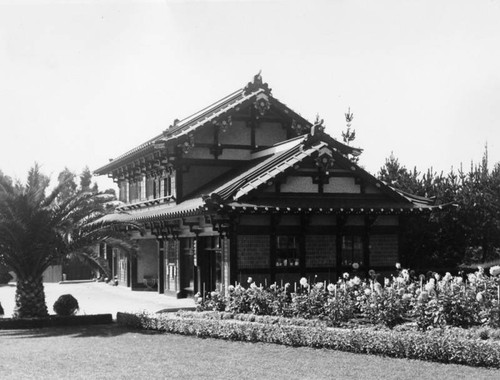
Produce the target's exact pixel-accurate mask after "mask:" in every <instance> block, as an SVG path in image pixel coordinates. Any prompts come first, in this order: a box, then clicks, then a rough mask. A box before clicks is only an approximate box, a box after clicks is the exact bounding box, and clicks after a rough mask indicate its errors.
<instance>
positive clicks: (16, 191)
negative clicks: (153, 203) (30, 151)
mask: <svg viewBox="0 0 500 380" xmlns="http://www.w3.org/2000/svg"><path fill="white" fill-rule="evenodd" d="M65 179H66V180H68V181H71V179H72V178H71V176H67V177H66V178H65ZM48 186H49V181H48V178H47V177H46V176H45V175H43V174H42V173H41V172H40V169H39V167H38V165H36V164H35V166H34V167H33V168H32V169H31V170H30V171H29V173H28V179H27V181H26V183H25V184H21V183H17V184H16V185H14V186H10V185H9V181H7V180H5V179H1V181H0V256H1V257H2V260H3V261H4V262H5V264H6V265H7V266H8V267H10V268H11V269H12V270H13V271H14V272H15V274H16V276H17V288H16V308H15V311H14V316H15V317H40V316H45V315H47V306H46V303H45V294H44V288H43V282H42V275H43V272H44V271H45V269H47V268H48V267H49V266H50V265H52V264H53V263H57V262H58V261H60V260H61V259H62V258H64V257H66V256H67V255H70V254H72V255H80V256H82V257H87V259H88V260H89V262H93V263H94V264H95V265H96V266H99V265H100V262H99V260H97V259H96V258H95V257H93V256H92V254H93V252H92V251H91V250H90V249H89V247H92V246H95V245H96V244H99V242H101V241H102V240H103V239H106V238H107V239H112V240H113V243H115V244H119V245H120V246H122V247H123V248H125V249H127V250H131V249H133V246H132V244H130V242H129V241H128V240H127V237H126V235H124V234H123V233H122V232H120V229H119V228H118V227H119V226H118V225H117V223H114V222H109V223H106V224H105V223H102V222H99V219H100V218H102V217H103V216H104V215H106V214H108V213H109V212H111V211H112V208H110V207H109V202H108V201H109V200H110V196H108V195H105V194H101V193H92V192H84V191H75V192H74V194H72V195H71V196H69V197H64V196H63V195H64V194H65V193H66V192H67V191H68V185H67V183H66V182H65V181H64V180H62V179H61V177H60V183H59V185H58V186H56V188H55V189H54V190H52V191H51V192H48ZM47 193H48V194H47ZM132 227H137V226H136V225H134V224H132Z"/></svg>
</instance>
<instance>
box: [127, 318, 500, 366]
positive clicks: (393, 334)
mask: <svg viewBox="0 0 500 380" xmlns="http://www.w3.org/2000/svg"><path fill="white" fill-rule="evenodd" d="M230 315H232V314H230V313H226V314H225V313H212V314H209V313H200V314H198V315H196V314H194V313H189V312H187V313H177V314H176V313H166V314H159V315H148V314H127V313H118V314H117V322H118V323H119V324H121V325H125V326H129V327H134V328H142V329H150V330H157V331H164V332H169V333H177V334H184V335H195V336H198V337H202V338H208V337H211V338H219V339H228V340H237V341H248V342H264V343H276V344H284V345H290V346H307V347H315V348H325V349H334V350H341V351H348V352H355V353H366V354H376V355H384V356H390V357H396V358H408V359H421V360H429V361H437V362H442V363H455V364H466V365H470V366H483V367H494V368H500V344H498V342H495V341H482V340H479V339H465V338H463V337H460V336H458V335H457V334H446V333H442V332H441V333H436V334H431V333H429V332H422V331H406V332H405V333H404V334H403V333H401V332H399V331H396V330H394V329H388V328H385V329H374V328H366V327H365V328H354V329H346V328H327V327H320V326H297V325H294V323H293V322H290V323H288V324H287V323H284V319H283V318H282V319H281V320H280V319H274V320H273V317H271V318H268V319H267V322H266V319H265V318H266V317H262V316H261V317H259V316H255V315H254V318H253V320H254V321H253V322H252V321H251V320H252V318H250V319H249V320H246V321H243V320H240V319H243V318H241V317H236V318H230ZM275 318H276V317H275ZM292 320H293V319H292ZM257 321H259V322H257ZM269 322H271V323H269ZM442 331H444V330H442Z"/></svg>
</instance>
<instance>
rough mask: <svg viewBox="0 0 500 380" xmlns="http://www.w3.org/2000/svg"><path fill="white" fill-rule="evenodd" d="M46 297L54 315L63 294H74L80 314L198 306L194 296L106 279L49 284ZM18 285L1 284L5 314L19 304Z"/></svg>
mask: <svg viewBox="0 0 500 380" xmlns="http://www.w3.org/2000/svg"><path fill="white" fill-rule="evenodd" d="M44 286H45V299H46V303H47V308H48V310H49V314H54V311H53V309H52V306H53V305H54V302H55V301H56V300H57V298H58V297H59V296H61V295H62V294H71V295H73V297H75V298H76V299H77V301H78V304H79V305H80V311H79V313H78V314H103V313H111V314H113V318H116V313H117V312H119V311H121V312H138V311H139V312H140V311H148V312H153V313H154V312H157V311H160V310H163V309H178V308H194V306H195V303H194V301H193V299H177V298H175V297H170V296H165V295H163V294H158V293H156V292H146V291H131V290H130V289H128V288H125V287H121V286H111V285H108V284H105V283H103V282H83V283H65V284H57V283H45V284H44ZM15 292H16V286H15V284H14V283H10V284H9V285H0V303H1V304H2V306H3V308H4V311H5V317H10V316H11V315H12V312H13V310H14V305H15Z"/></svg>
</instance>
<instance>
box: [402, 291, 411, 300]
mask: <svg viewBox="0 0 500 380" xmlns="http://www.w3.org/2000/svg"><path fill="white" fill-rule="evenodd" d="M403 300H404V301H409V300H411V294H408V293H405V294H403Z"/></svg>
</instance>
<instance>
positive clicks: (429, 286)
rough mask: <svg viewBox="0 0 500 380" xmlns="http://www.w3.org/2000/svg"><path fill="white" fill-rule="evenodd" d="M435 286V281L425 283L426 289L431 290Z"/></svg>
mask: <svg viewBox="0 0 500 380" xmlns="http://www.w3.org/2000/svg"><path fill="white" fill-rule="evenodd" d="M434 286H435V285H434V283H433V282H430V281H429V282H428V283H427V284H425V290H427V291H428V292H431V291H433V290H434Z"/></svg>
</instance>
